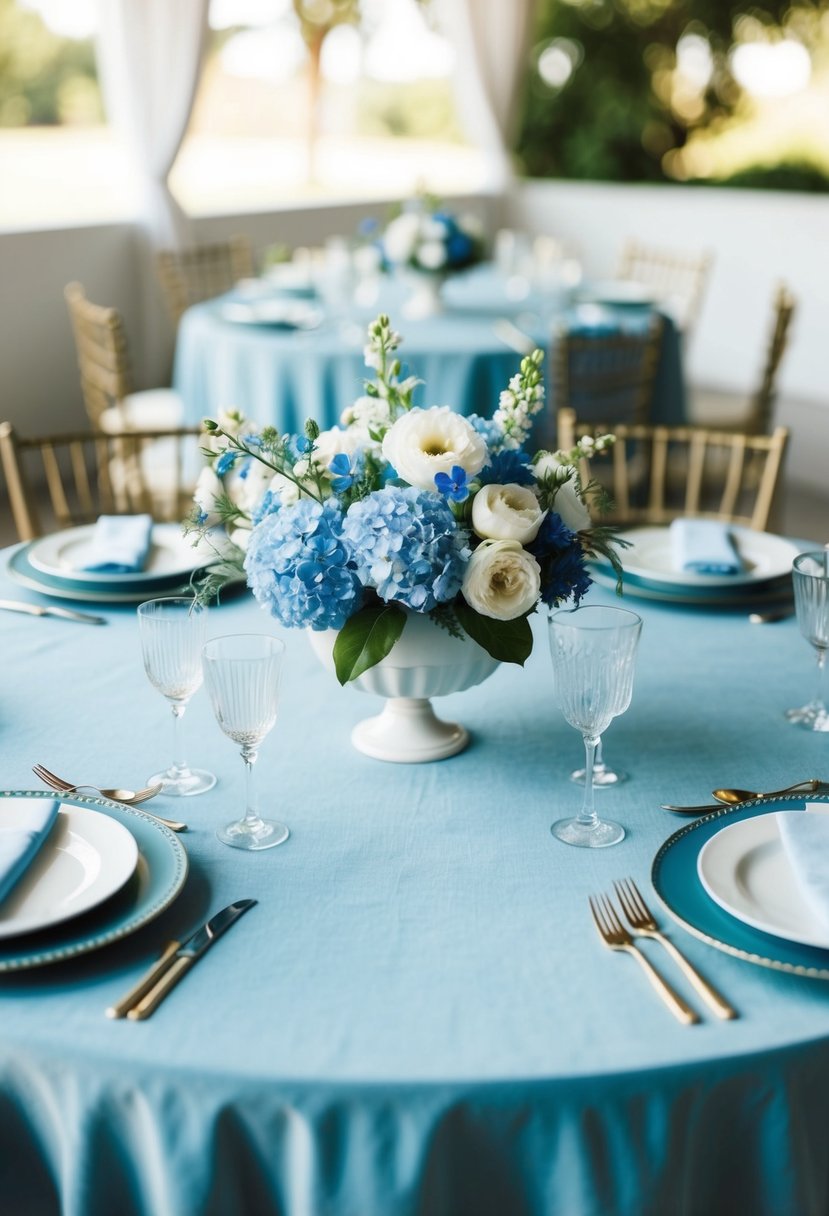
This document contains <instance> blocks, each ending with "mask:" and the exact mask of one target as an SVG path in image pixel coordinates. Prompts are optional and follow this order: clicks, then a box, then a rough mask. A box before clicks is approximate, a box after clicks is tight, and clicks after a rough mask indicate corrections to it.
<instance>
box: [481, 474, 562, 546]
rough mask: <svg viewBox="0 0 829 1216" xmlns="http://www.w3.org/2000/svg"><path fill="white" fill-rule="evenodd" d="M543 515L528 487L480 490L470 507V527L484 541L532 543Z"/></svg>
mask: <svg viewBox="0 0 829 1216" xmlns="http://www.w3.org/2000/svg"><path fill="white" fill-rule="evenodd" d="M544 515H545V512H544V511H542V509H541V507H540V506H539V503H538V499H537V498H536V496H535V494H534V493H533V491H532V490H531V489H530V487H529V486H519V485H516V484H515V483H513V482H510V483H509V484H508V485H505V486H498V485H488V486H483V487H482V488H481V489H480V490H479V491H478V493H477V494H476V495H475V498H474V500H473V503H472V527H473V528H474V530H475V532H477V534H478V536H481V537H483V539H484V540H517V541H518V542H519V544H522V545H526V544H527V542H528V541H531V540H535V538H536V536H537V535H538V529H539V528H540V527H541V522H542V520H543V519H544Z"/></svg>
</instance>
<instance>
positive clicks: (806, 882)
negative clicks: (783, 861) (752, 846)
mask: <svg viewBox="0 0 829 1216" xmlns="http://www.w3.org/2000/svg"><path fill="white" fill-rule="evenodd" d="M777 827H778V830H779V832H780V839H781V840H782V841H783V848H784V849H785V852H786V856H787V857H788V859H789V864H790V865H791V867H792V871H793V872H794V876H795V878H796V879H797V885H798V888H799V890H800V893H801V895H802V896H803V898H804V900H805V901H806V903H807V904H808V905H809V907H810V908H811V909H812V911H813V912H814V914H815V916H817V917H819V918H820V921H821V923H822V924H824V925H829V814H826V813H825V812H824V811H823V808H822V807H821V811H820V812H818V811H815V812H811V813H809V812H805V811H804V812H794V811H784V812H781V813H780V814H779V815H778V816H777Z"/></svg>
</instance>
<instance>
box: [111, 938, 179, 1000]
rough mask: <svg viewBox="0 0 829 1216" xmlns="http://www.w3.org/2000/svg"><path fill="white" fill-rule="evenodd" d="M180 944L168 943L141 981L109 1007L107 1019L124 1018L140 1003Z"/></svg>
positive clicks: (170, 960)
mask: <svg viewBox="0 0 829 1216" xmlns="http://www.w3.org/2000/svg"><path fill="white" fill-rule="evenodd" d="M180 945H181V942H169V943H168V945H167V946H166V948H165V950H164V953H163V954H162V955H161V957H160V958H159V959H158V961H157V962H155V963H153V965H152V967H150V969H149V971H147V972H145V973H144V975H142V977H141V979H140V980H139V981H138V983H137V984H136V985H135V987H134V988H131V989H130V990H129V992H128V993H127V995H126V996H124V997H122V998H121V1000H120V1001H117V1002H116V1003H115V1004H114V1005H110V1007H109V1009H107V1011H106V1015H107V1017H108V1018H123V1017H126V1015H127V1013H128V1011H129V1010H130V1009H132V1007H133V1005H135V1004H136V1002H137V1001H140V1000H141V998H142V996H144V995H145V994H146V993H148V992H149V991H150V989H151V988H152V987H153V985H154V984H157V983H158V981H159V980H160V979H161V977H162V975H163V974H164V972H165V971H166V970H167V969H168V967H169V966H170V964H171V962H172V958H173V955H174V954H175V952H176V950H178V948H179V946H180Z"/></svg>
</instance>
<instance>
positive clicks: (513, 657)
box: [455, 600, 533, 667]
mask: <svg viewBox="0 0 829 1216" xmlns="http://www.w3.org/2000/svg"><path fill="white" fill-rule="evenodd" d="M455 615H456V616H457V618H458V620H459V621H460V623H461V625H462V626H463V629H464V631H465V632H466V633H467V634H468V635H469V637H471V638H472V640H473V642H477V643H478V645H479V646H481V647H483V649H484V650H485V651H486V652H487V654H488V655H491V656H492V658H493V659H497V660H498V662H499V663H518V664H520V666H521V667H523V666H524V664H525V663H526V661H527V659H528V658H529V657H530V654H531V653H532V648H533V635H532V630H531V629H530V622H529V621H528V620H527V618H526V616H519V617H516V618H515V620H514V621H496V620H495V619H494V618H493V617H489V616H481V615H480V613H478V612H476V611H475V610H474V608H470V607H469V605H468V604H467V603H466V602H465V601H464V600H458V602H457V603H456V605H455Z"/></svg>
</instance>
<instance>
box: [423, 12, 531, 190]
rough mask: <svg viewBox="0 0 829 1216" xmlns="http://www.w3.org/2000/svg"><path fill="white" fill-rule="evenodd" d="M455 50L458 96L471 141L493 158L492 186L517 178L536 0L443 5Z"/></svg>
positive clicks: (444, 20) (449, 34)
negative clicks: (513, 152)
mask: <svg viewBox="0 0 829 1216" xmlns="http://www.w3.org/2000/svg"><path fill="white" fill-rule="evenodd" d="M441 3H442V24H443V27H444V29H445V31H446V33H447V34H448V36H449V37H450V38H451V39H452V42H453V43H454V46H455V54H456V57H457V62H456V65H455V73H454V80H455V95H456V99H457V104H458V110H459V113H460V117H461V121H462V122H463V124H464V126H465V128H466V130H467V133H468V135H469V138H470V139H471V140H472V141H473V142H474V143H476V144H477V145H478V146H479V147H480V148H481V149H482V150H483V152H484V154H485V155H486V158H487V162H488V166H489V171H488V181H487V185H488V186H490V187H492V188H495V189H503V188H505V187H506V186H508V185H509V183H510V181H511V178H512V159H511V157H510V151H509V149H510V147H511V144H512V138H513V135H514V125H515V121H516V118H517V102H518V100H519V98H520V90H521V82H522V78H523V76H524V73H525V71H526V64H527V52H528V48H529V39H530V33H531V25H532V15H533V11H534V9H535V0H441Z"/></svg>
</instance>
